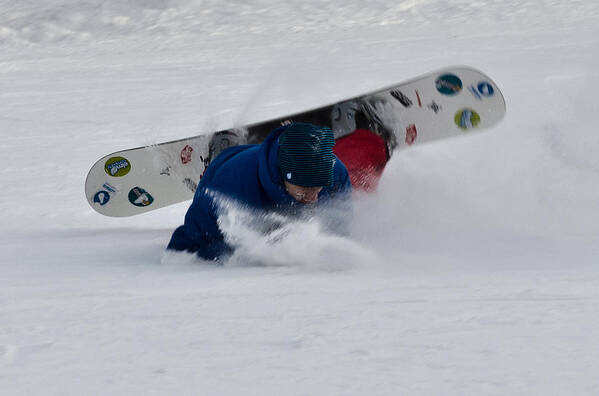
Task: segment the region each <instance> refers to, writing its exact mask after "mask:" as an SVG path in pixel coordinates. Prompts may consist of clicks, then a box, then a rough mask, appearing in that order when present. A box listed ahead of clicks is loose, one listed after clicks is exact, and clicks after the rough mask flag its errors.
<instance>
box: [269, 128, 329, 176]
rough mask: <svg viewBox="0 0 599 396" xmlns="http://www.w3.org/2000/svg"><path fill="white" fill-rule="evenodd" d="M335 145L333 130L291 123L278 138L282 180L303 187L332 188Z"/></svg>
mask: <svg viewBox="0 0 599 396" xmlns="http://www.w3.org/2000/svg"><path fill="white" fill-rule="evenodd" d="M334 145H335V139H334V137H333V132H332V131H331V129H330V128H326V127H320V126H316V125H312V124H306V123H293V124H290V125H289V126H288V127H287V128H286V129H285V130H284V131H283V132H282V133H281V135H280V136H279V156H278V159H277V160H278V161H277V162H278V165H279V169H281V175H282V176H283V179H284V180H285V181H287V182H289V183H291V184H295V185H297V186H302V187H328V186H332V185H333V167H334V166H335V155H334V154H333V146H334Z"/></svg>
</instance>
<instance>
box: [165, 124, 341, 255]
mask: <svg viewBox="0 0 599 396" xmlns="http://www.w3.org/2000/svg"><path fill="white" fill-rule="evenodd" d="M334 144H335V140H334V136H333V132H332V131H331V130H330V129H329V128H325V127H319V126H315V125H312V124H308V123H292V124H289V125H285V126H282V127H279V128H277V129H275V130H274V131H273V132H272V133H270V135H269V136H268V137H267V138H266V139H265V140H264V142H262V143H261V144H249V145H241V146H234V147H230V148H228V149H226V150H224V151H223V152H222V153H220V154H219V155H218V156H217V157H216V158H215V159H214V160H213V161H212V162H211V164H210V166H209V167H208V168H207V170H206V172H205V173H204V176H203V177H202V179H201V181H200V184H199V185H198V189H197V190H196V193H195V195H194V198H193V201H192V203H191V206H190V208H189V209H188V211H187V214H186V215H185V221H184V224H183V225H182V226H180V227H178V228H177V229H176V230H175V232H174V233H173V235H172V237H171V240H170V243H169V244H168V247H167V249H172V250H179V251H188V252H193V253H196V254H197V255H198V256H199V257H201V258H203V259H206V260H218V259H220V258H222V257H224V256H226V255H228V254H231V253H232V252H233V250H234V249H233V247H232V246H230V245H229V244H227V243H226V241H225V239H224V236H223V234H222V232H221V231H220V229H219V227H218V224H217V219H218V211H219V207H218V203H217V202H216V199H217V198H216V196H215V193H216V194H220V195H222V196H224V197H227V198H229V199H233V200H235V201H236V202H238V203H240V204H243V205H246V206H247V207H249V208H254V209H259V210H267V211H269V210H276V211H285V210H286V209H289V208H291V209H297V208H301V207H305V206H312V205H319V204H321V203H322V202H326V201H330V202H333V201H332V200H331V198H335V199H336V200H337V199H338V200H339V202H340V203H341V202H342V203H347V202H349V201H350V199H351V183H350V178H349V175H348V172H347V169H346V168H345V165H344V164H343V163H342V162H341V161H340V160H338V158H337V157H336V156H335V154H334V153H333V146H334Z"/></svg>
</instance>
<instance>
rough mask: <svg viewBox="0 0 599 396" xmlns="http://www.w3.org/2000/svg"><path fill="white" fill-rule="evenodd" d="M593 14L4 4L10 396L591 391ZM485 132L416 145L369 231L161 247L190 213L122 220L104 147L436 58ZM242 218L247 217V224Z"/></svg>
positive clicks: (174, 0)
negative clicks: (103, 171) (494, 115)
mask: <svg viewBox="0 0 599 396" xmlns="http://www.w3.org/2000/svg"><path fill="white" fill-rule="evenodd" d="M598 17H599V3H597V2H595V1H593V0H579V1H559V0H529V1H525V2H524V1H522V2H519V1H514V0H511V1H510V0H508V1H480V2H471V1H465V0H464V1H462V0H453V1H443V0H421V1H411V0H406V1H398V0H394V1H390V0H382V1H377V2H373V4H372V5H370V6H368V7H366V6H365V3H364V2H359V1H330V2H318V1H313V0H310V1H303V2H301V3H300V2H285V3H275V2H270V1H265V0H251V1H249V2H248V1H237V0H226V1H211V0H210V1H208V0H207V1H199V0H196V1H193V0H170V1H147V0H145V1H142V0H136V1H127V2H116V1H102V0H85V1H72V0H48V1H45V2H43V3H42V2H38V1H35V0H19V1H17V0H0V49H1V51H0V133H1V136H2V139H1V140H0V156H1V158H2V159H3V160H4V166H3V167H2V168H1V169H0V185H1V186H2V188H1V189H0V213H2V221H1V222H0V285H2V287H1V288H0V394H1V395H81V394H111V395H121V394H122V395H131V394H207V395H208V394H244V395H247V394H256V395H258V394H259V395H269V394H272V395H278V394H293V395H300V394H343V395H348V394H351V395H363V394H369V395H389V394H418V395H423V394H430V395H439V394H443V395H446V394H452V395H464V394H492V395H506V394H511V395H530V394H535V395H537V394H538V395H540V394H543V395H547V394H555V395H572V394H576V395H596V394H598V393H599V380H598V379H597V378H599V376H597V367H598V366H599V352H598V351H597V347H596V345H597V341H599V319H598V316H597V313H598V312H599V267H598V264H597V258H598V257H599V247H598V245H599V211H598V210H597V203H598V202H599V187H597V186H599V159H598V158H599V157H598V156H597V154H596V153H597V151H598V150H599V135H598V134H597V133H596V127H595V118H596V113H597V111H598V110H599V108H598V107H597V103H596V99H595V94H596V92H597V91H599V71H598V70H599V28H597V27H596V21H597V19H598ZM453 64H466V65H472V66H474V67H477V68H479V69H481V70H483V71H485V72H486V73H488V74H489V75H490V76H491V77H492V78H493V79H494V80H495V81H496V82H497V83H498V85H499V86H500V87H501V88H502V91H503V92H504V95H505V97H506V100H507V105H508V109H507V115H506V118H505V119H504V121H503V122H502V123H501V124H500V125H499V126H498V127H496V128H494V129H493V130H492V131H489V132H487V133H483V134H480V135H477V136H472V137H470V138H464V139H456V140H453V141H447V142H442V143H439V144H431V145H425V146H421V147H415V148H414V149H413V150H408V151H404V152H401V154H398V155H396V156H394V158H393V159H392V161H391V162H390V163H389V165H388V167H387V169H386V171H385V174H384V177H383V179H382V181H381V185H380V190H379V192H378V193H377V194H376V195H374V196H370V197H365V198H362V199H360V200H358V201H357V202H356V207H357V209H358V213H357V216H356V219H355V224H354V238H353V239H352V240H343V239H338V238H335V237H332V236H330V235H326V234H324V233H323V232H322V231H321V230H320V229H319V227H318V225H317V224H313V223H306V224H297V225H294V226H293V228H292V229H291V232H290V234H289V235H288V237H287V238H286V239H284V240H283V241H282V242H281V243H280V244H278V245H275V246H272V245H269V244H268V242H267V241H265V240H262V239H260V237H259V236H257V235H255V234H254V233H252V232H251V230H248V229H247V228H246V227H244V225H243V223H242V222H241V223H234V224H235V226H233V227H231V230H230V232H231V233H232V234H234V235H235V237H237V238H239V240H240V241H241V243H242V246H243V249H242V252H243V254H242V255H239V256H237V257H236V258H235V260H233V261H232V262H230V263H228V264H227V265H226V266H225V267H219V268H214V267H212V266H210V265H207V264H205V263H201V262H198V261H196V260H194V259H193V258H192V257H189V256H187V255H184V254H177V255H166V256H163V249H164V247H165V245H166V243H167V241H168V238H169V236H170V233H171V232H172V230H173V229H174V228H175V227H176V226H177V225H179V224H180V223H181V222H182V219H183V215H184V213H185V210H186V204H182V205H178V206H175V207H171V208H165V209H162V210H159V211H156V212H152V213H148V214H145V215H141V216H137V217H133V218H125V219H114V218H106V217H102V216H100V215H98V214H97V213H95V212H93V211H92V210H91V208H89V207H88V205H87V203H86V200H85V197H84V193H83V184H84V180H85V175H86V173H87V170H88V169H89V167H90V166H91V165H92V164H93V163H94V162H95V160H96V159H97V158H99V157H101V156H102V155H104V154H106V153H108V152H112V151H116V150H120V149H123V148H127V147H132V146H139V145H145V144H149V143H158V142H162V141H166V140H170V139H174V138H181V137H186V136H191V135H195V134H198V133H202V132H207V131H210V130H213V129H216V128H224V127H229V126H231V125H235V124H243V123H246V122H249V121H257V120H260V119H263V118H266V117H272V116H275V115H280V114H285V113H287V112H290V111H298V110H302V109H306V108H309V107H312V106H314V105H317V104H322V103H328V102H331V101H332V100H335V99H339V98H343V97H345V96H348V95H353V94H356V93H357V92H362V91H369V90H372V89H376V88H379V87H381V86H386V85H389V84H390V83H394V82H397V81H401V80H404V79H407V78H411V77H414V76H416V75H418V74H421V73H423V72H426V71H430V70H435V69H438V68H440V67H443V66H446V65H453ZM238 219H242V216H241V215H240V216H239V217H238Z"/></svg>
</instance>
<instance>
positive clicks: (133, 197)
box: [129, 187, 154, 208]
mask: <svg viewBox="0 0 599 396" xmlns="http://www.w3.org/2000/svg"><path fill="white" fill-rule="evenodd" d="M129 202H131V203H132V204H133V205H135V206H139V207H140V208H143V207H144V206H150V205H152V202H154V197H152V195H150V193H149V192H147V191H146V190H144V189H143V188H141V187H133V188H132V189H131V191H129Z"/></svg>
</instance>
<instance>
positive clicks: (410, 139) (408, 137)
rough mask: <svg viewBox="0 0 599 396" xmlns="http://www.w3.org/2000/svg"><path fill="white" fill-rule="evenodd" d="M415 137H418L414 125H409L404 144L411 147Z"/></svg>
mask: <svg viewBox="0 0 599 396" xmlns="http://www.w3.org/2000/svg"><path fill="white" fill-rule="evenodd" d="M416 136H418V131H416V125H414V124H410V125H408V127H407V128H406V143H407V144H408V145H411V144H412V143H414V140H416Z"/></svg>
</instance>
